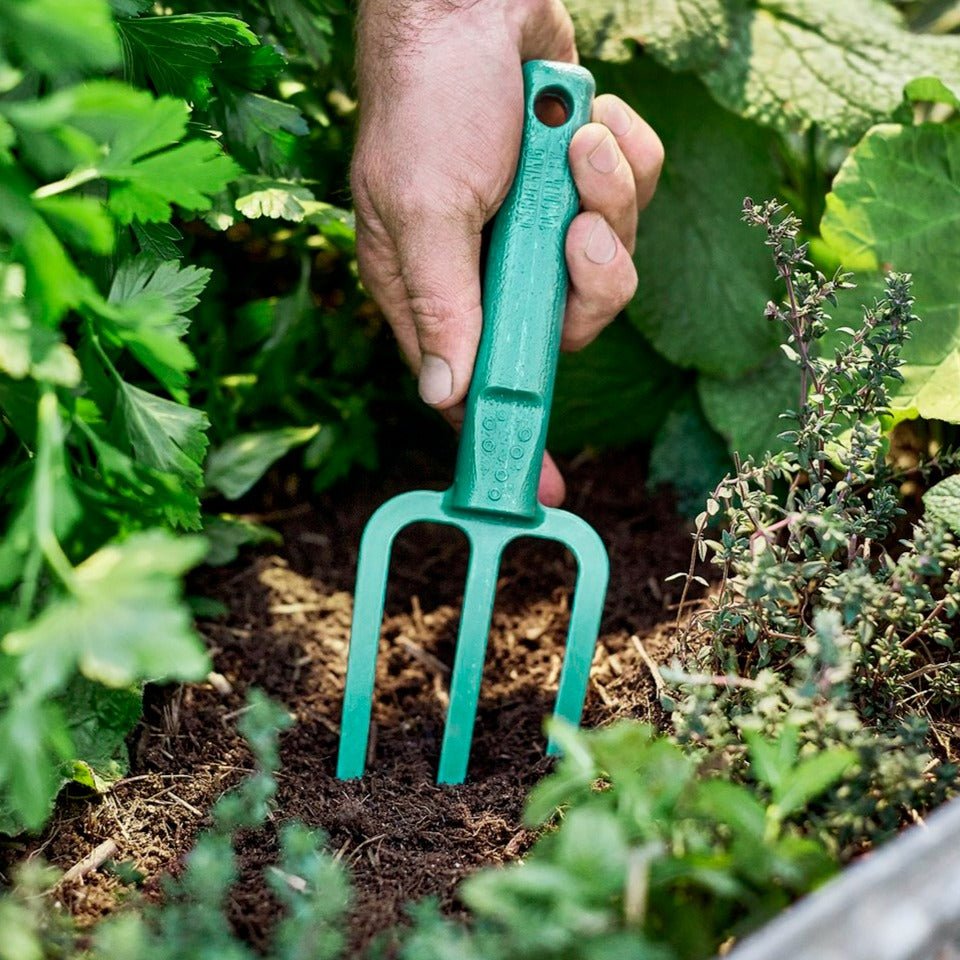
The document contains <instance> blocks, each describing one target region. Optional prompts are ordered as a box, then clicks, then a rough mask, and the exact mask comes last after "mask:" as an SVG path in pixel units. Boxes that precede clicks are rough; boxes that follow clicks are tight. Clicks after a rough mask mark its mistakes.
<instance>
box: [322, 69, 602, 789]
mask: <svg viewBox="0 0 960 960" xmlns="http://www.w3.org/2000/svg"><path fill="white" fill-rule="evenodd" d="M523 77H524V122H523V144H522V147H521V151H520V160H519V165H518V169H517V174H516V177H515V179H514V182H513V186H512V187H511V189H510V192H509V194H508V195H507V199H506V200H505V202H504V204H503V207H502V208H501V210H500V212H499V213H498V214H497V218H496V221H495V223H494V227H493V234H492V237H491V244H490V253H489V258H488V261H487V269H486V276H485V282H484V295H483V308H484V310H483V332H482V335H481V339H480V347H479V351H478V354H477V362H476V366H475V369H474V373H473V380H472V381H471V384H470V391H469V394H468V396H467V406H466V418H465V420H464V422H463V433H462V436H461V438H460V448H459V452H458V456H457V466H456V472H455V475H454V481H453V485H452V486H451V487H450V489H449V490H447V491H446V492H445V493H438V492H435V491H428V490H417V491H413V492H411V493H404V494H400V496H397V497H394V498H393V499H392V500H389V501H387V502H386V503H385V504H383V506H381V507H380V508H379V509H378V510H377V511H376V512H375V513H374V515H373V516H372V517H371V518H370V521H369V522H368V524H367V527H366V529H365V530H364V533H363V537H362V539H361V542H360V556H359V561H358V567H357V587H356V592H355V597H354V610H353V625H352V631H351V636H350V652H349V656H348V660H347V678H346V689H345V691H344V703H343V717H342V722H341V726H340V752H339V756H338V760H337V776H338V777H339V778H340V779H350V778H353V777H359V776H362V775H363V771H364V767H365V764H366V753H367V737H368V734H369V729H370V711H371V705H372V699H373V687H374V673H375V667H376V658H377V649H378V645H379V640H380V624H381V621H382V618H383V605H384V597H385V594H386V585H387V575H388V570H389V563H390V551H391V548H392V545H393V540H394V537H395V536H396V535H397V533H398V532H399V531H400V530H401V529H403V528H404V527H406V526H408V525H409V524H412V523H420V522H428V523H443V524H448V525H450V526H453V527H457V528H458V529H460V530H462V531H463V532H464V533H465V534H466V536H467V539H468V541H469V544H470V562H469V566H468V568H467V580H466V587H465V591H464V598H463V609H462V612H461V616H460V629H459V635H458V637H457V646H456V652H455V655H454V664H453V673H452V677H451V683H450V705H449V708H448V710H447V719H446V726H445V728H444V735H443V745H442V747H441V753H440V768H439V772H438V774H437V782H438V783H462V782H463V780H464V778H465V777H466V773H467V764H468V762H469V758H470V743H471V739H472V737H473V726H474V721H475V718H476V710H477V699H478V697H479V694H480V682H481V678H482V674H483V661H484V656H485V653H486V648H487V637H488V635H489V631H490V617H491V614H492V612H493V601H494V595H495V592H496V584H497V573H498V571H499V568H500V558H501V555H502V553H503V550H504V548H505V547H506V546H507V545H508V544H509V543H511V542H512V541H513V540H515V539H517V538H518V537H540V538H543V539H546V540H556V541H559V542H560V543H562V544H564V546H566V547H567V548H568V549H569V550H570V551H571V552H572V553H573V555H574V557H575V558H576V561H577V564H578V568H579V571H578V576H577V583H576V587H575V593H574V602H573V609H572V612H571V615H570V628H569V633H568V636H567V645H566V652H565V656H564V662H563V669H562V671H561V674H560V686H559V690H558V692H557V700H556V705H555V708H554V715H555V716H558V717H562V718H563V719H565V720H568V721H570V722H571V723H574V724H577V723H579V721H580V715H581V713H582V712H583V701H584V698H585V696H586V691H587V680H588V677H589V671H590V663H591V661H592V659H593V651H594V647H595V645H596V641H597V634H598V631H599V628H600V617H601V614H602V612H603V603H604V597H605V594H606V589H607V577H608V570H609V566H608V562H607V553H606V550H605V548H604V546H603V543H602V541H601V540H600V537H599V536H598V535H597V533H596V532H595V531H594V530H593V528H592V527H590V525H589V524H587V523H586V522H585V521H584V520H581V519H580V518H579V517H576V516H574V515H573V514H571V513H567V512H566V511H565V510H554V509H550V508H547V507H543V506H541V504H540V503H538V502H537V487H538V483H539V478H540V467H541V463H542V460H543V451H544V445H545V443H546V436H547V422H548V420H549V415H550V404H551V402H552V399H553V382H554V378H555V375H556V370H557V355H558V352H559V349H560V336H561V327H562V324H563V314H564V308H565V304H566V298H567V268H566V261H565V257H564V243H565V238H566V233H567V227H568V226H569V225H570V221H571V220H572V219H573V217H574V216H575V215H576V213H577V211H578V209H579V197H578V195H577V190H576V187H575V186H574V183H573V177H572V176H571V174H570V168H569V163H568V158H567V151H568V148H569V146H570V139H571V137H572V136H573V133H574V131H575V130H577V129H578V128H579V127H581V126H582V125H583V124H584V123H586V122H587V120H588V119H589V115H590V106H591V101H592V99H593V89H594V84H593V77H591V75H590V74H589V73H588V72H587V71H586V70H584V69H582V68H581V67H575V66H571V65H568V64H558V63H548V62H546V61H542V60H535V61H531V62H529V63H526V64H525V65H524V67H523ZM543 97H546V98H549V99H551V100H554V101H559V102H560V103H562V104H563V106H564V108H565V115H566V120H565V122H563V123H562V124H561V125H560V126H548V125H547V124H546V123H543V122H541V121H540V120H539V119H538V118H537V114H536V111H535V104H537V102H538V101H539V100H540V99H541V98H543ZM547 752H548V753H556V752H557V746H556V744H554V743H553V742H552V740H551V741H550V742H549V743H548V745H547Z"/></svg>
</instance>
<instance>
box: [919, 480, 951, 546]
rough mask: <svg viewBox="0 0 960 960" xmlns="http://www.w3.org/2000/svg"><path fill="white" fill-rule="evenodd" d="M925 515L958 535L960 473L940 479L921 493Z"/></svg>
mask: <svg viewBox="0 0 960 960" xmlns="http://www.w3.org/2000/svg"><path fill="white" fill-rule="evenodd" d="M923 505H924V507H925V508H926V514H927V516H928V517H929V518H930V519H932V520H938V521H939V522H940V523H943V524H945V525H946V526H948V527H949V528H950V529H951V530H952V531H953V532H954V533H955V534H957V535H958V536H960V473H955V474H954V475H953V476H952V477H947V479H946V480H941V481H940V482H939V483H938V484H936V485H935V486H933V487H931V488H930V489H929V490H928V491H927V492H926V493H925V494H924V495H923Z"/></svg>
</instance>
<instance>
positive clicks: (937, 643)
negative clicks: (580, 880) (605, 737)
mask: <svg viewBox="0 0 960 960" xmlns="http://www.w3.org/2000/svg"><path fill="white" fill-rule="evenodd" d="M743 219H744V220H745V221H746V222H747V223H749V224H752V225H755V226H758V227H760V228H762V229H763V230H764V231H765V232H766V244H767V246H768V247H769V248H770V251H771V253H772V256H773V261H774V264H775V267H776V271H777V274H778V276H779V277H780V279H781V280H782V282H783V285H784V288H785V296H784V298H783V300H782V301H781V302H779V303H775V302H770V303H768V304H767V307H766V311H765V312H766V316H767V318H768V319H769V320H770V321H771V322H773V323H776V324H779V325H780V327H781V328H782V331H783V335H784V336H783V341H784V342H783V345H782V349H783V352H784V354H785V355H786V356H787V358H788V360H789V361H790V362H791V363H792V364H793V365H795V367H796V368H797V383H798V389H799V397H798V404H797V408H796V409H795V410H790V411H787V412H786V413H785V414H784V415H783V417H784V419H785V420H786V421H787V422H788V424H789V426H788V428H787V429H786V430H785V431H784V432H783V433H782V434H781V435H780V437H781V440H782V441H783V449H782V450H781V451H779V452H776V453H769V454H767V455H766V456H764V457H762V458H761V459H759V460H753V459H747V460H745V461H743V462H740V461H738V462H737V469H736V472H735V473H733V474H732V475H728V476H727V477H726V478H725V479H724V480H723V481H722V482H721V483H720V484H719V485H718V486H717V487H716V489H715V490H714V491H713V494H712V495H711V497H710V498H709V499H708V501H707V504H706V510H705V511H704V512H703V513H702V514H701V515H700V516H699V517H698V518H697V529H696V534H695V546H694V551H695V552H694V557H693V558H692V562H691V570H690V572H689V573H688V574H686V575H685V576H686V577H687V585H688V586H689V584H690V582H691V581H692V580H693V579H694V578H693V561H694V560H695V559H696V557H697V556H699V558H700V559H701V560H709V562H710V563H711V564H713V565H714V566H716V567H717V568H718V570H719V572H720V578H719V587H718V588H717V590H716V591H715V593H714V594H713V595H712V596H711V597H709V598H708V600H707V602H706V604H705V605H704V606H703V607H702V608H701V609H700V610H699V611H698V612H697V613H696V614H695V615H694V616H693V617H691V619H690V622H689V625H688V627H687V628H686V630H685V633H684V635H683V642H684V646H685V649H686V651H687V652H688V659H687V663H688V665H689V664H695V669H696V670H699V671H701V672H700V673H698V674H696V676H693V675H691V674H689V673H688V674H685V675H683V676H681V677H680V678H679V679H680V680H681V688H682V693H683V695H684V696H683V697H681V698H678V699H679V703H680V709H679V712H678V716H677V719H678V723H679V729H680V735H681V737H682V738H683V737H686V738H689V739H692V740H693V741H694V742H699V743H700V744H702V745H706V746H712V747H714V748H717V749H719V750H721V751H723V750H727V751H728V752H730V751H732V754H733V755H734V758H735V759H736V758H737V757H740V758H742V757H743V751H742V749H740V748H738V747H737V742H738V740H739V739H740V734H739V733H738V731H742V729H744V728H745V727H746V728H749V727H750V726H751V725H755V726H759V727H761V728H763V729H766V730H767V732H768V733H769V732H771V731H772V730H776V729H777V728H778V727H779V726H780V725H782V724H784V723H796V724H799V726H800V728H801V735H802V738H803V739H805V741H806V742H807V743H808V744H809V749H811V750H813V749H818V748H822V747H823V746H825V745H828V744H830V743H834V742H838V741H839V742H843V743H845V744H847V745H849V746H854V747H856V748H857V749H858V752H859V753H860V756H861V766H862V779H863V782H862V783H861V784H860V787H861V790H860V791H859V793H857V791H853V793H857V802H858V803H859V804H860V806H859V807H858V808H857V811H856V812H855V815H854V814H853V813H851V816H850V817H847V818H846V819H845V820H844V823H846V824H847V827H849V829H848V830H847V831H846V833H845V834H844V836H843V837H842V838H840V842H841V843H842V842H845V841H846V842H849V843H853V844H855V843H856V842H858V840H859V841H862V840H863V839H865V838H868V837H873V836H875V835H877V834H878V833H883V832H886V831H889V830H891V829H895V828H896V826H897V825H898V824H899V822H900V820H901V818H902V817H903V816H904V814H905V811H907V810H909V809H911V808H913V807H915V806H919V807H923V806H927V805H929V804H931V803H933V802H935V801H936V800H937V799H941V798H942V796H943V793H944V790H945V789H946V787H945V784H946V782H947V780H948V779H949V778H950V774H951V772H952V769H953V768H952V767H951V766H949V765H948V764H946V763H944V762H943V761H947V760H952V759H953V757H954V750H955V748H954V744H953V741H952V737H953V734H952V726H950V725H949V724H947V723H946V722H944V721H945V720H946V718H947V717H949V716H951V715H954V716H955V712H956V710H957V708H958V707H960V659H958V657H957V656H956V651H955V644H956V639H957V633H958V610H960V548H958V545H957V542H956V539H955V537H954V534H953V533H952V532H951V531H950V529H949V528H948V527H947V526H946V525H945V524H944V523H942V522H941V521H939V520H937V519H919V520H917V521H916V522H915V523H913V525H912V529H911V531H910V535H909V536H908V537H905V538H904V537H903V532H904V531H903V530H902V526H903V523H904V517H905V511H904V509H903V507H902V506H901V497H900V493H899V479H900V477H899V475H898V474H897V473H896V471H895V470H894V469H893V467H892V466H891V465H889V464H888V462H887V457H886V454H887V449H888V442H887V440H886V439H885V436H884V430H883V425H884V420H885V418H886V417H887V415H888V408H887V404H888V398H889V390H890V387H891V384H894V383H896V382H897V381H899V380H901V379H902V374H901V372H900V366H901V351H902V349H903V346H904V344H905V343H906V342H907V340H908V339H909V338H910V335H911V331H912V329H913V327H914V325H915V324H916V323H917V317H916V316H915V315H914V314H913V312H912V308H913V298H912V295H911V278H910V276H909V275H906V274H899V273H890V274H888V275H887V277H886V280H885V289H884V293H883V295H882V296H881V297H880V298H879V299H878V300H877V301H876V302H875V303H874V304H873V305H872V306H869V307H866V308H864V311H863V321H862V323H861V325H860V326H859V327H858V328H857V329H851V328H841V329H839V330H836V331H832V330H831V325H830V317H829V315H828V314H827V312H826V310H827V308H828V306H829V305H835V304H836V298H837V295H838V293H840V292H841V291H844V290H846V289H849V288H850V287H852V286H853V285H852V284H851V282H850V276H849V274H846V273H844V272H843V271H837V273H835V274H834V275H833V276H832V277H830V278H827V277H826V276H824V275H823V274H822V273H820V272H819V271H817V270H815V269H814V268H813V265H812V264H811V263H810V260H809V257H808V249H807V245H806V244H805V243H802V242H800V239H799V231H800V222H799V220H798V219H797V218H796V217H795V216H793V215H792V214H791V213H790V212H788V211H786V208H785V207H784V206H783V205H782V204H780V203H777V202H776V201H768V202H766V203H762V204H757V203H754V202H753V201H751V200H750V199H747V200H745V201H744V206H743ZM947 462H952V458H949V457H943V458H941V460H940V462H939V463H938V464H937V465H938V466H940V467H942V466H944V465H945V463H947ZM716 520H723V524H722V529H721V530H720V531H719V533H715V532H714V531H713V530H712V529H711V524H712V523H714V521H716ZM685 595H686V591H685ZM685 599H686V596H685V597H684V601H685ZM683 606H684V603H681V613H682V609H683ZM684 697H685V699H684ZM865 725H866V726H865ZM930 748H935V754H934V755H931V753H930V752H929V750H930ZM846 795H847V799H848V800H849V798H850V796H852V793H851V790H850V789H849V786H848V788H847V794H846ZM837 799H838V801H840V802H839V807H837V810H844V811H846V812H847V813H850V807H851V803H848V802H846V801H843V798H837ZM864 802H866V803H867V806H866V807H865V806H864V805H863V804H864ZM854 806H856V805H855V804H854ZM868 807H869V809H868ZM881 808H882V809H881ZM887 808H892V810H893V811H894V813H893V814H892V815H891V814H890V812H889V810H888V809H887ZM884 810H886V811H887V812H883V811H884ZM825 815H826V814H825ZM828 819H829V817H828ZM854 821H855V823H854ZM836 825H837V824H836V823H834V826H836ZM838 836H839V835H838Z"/></svg>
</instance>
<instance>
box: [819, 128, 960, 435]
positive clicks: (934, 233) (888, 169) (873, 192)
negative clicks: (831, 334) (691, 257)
mask: <svg viewBox="0 0 960 960" xmlns="http://www.w3.org/2000/svg"><path fill="white" fill-rule="evenodd" d="M958 169H960V125H956V124H932V123H925V124H920V125H919V126H910V127H907V126H900V125H897V124H884V125H881V126H877V127H874V128H873V129H872V130H871V131H870V133H868V134H867V136H866V137H864V139H863V140H862V141H861V142H860V143H859V144H858V145H857V147H856V148H855V149H854V150H853V152H852V153H851V154H850V155H849V156H848V157H847V159H846V160H845V161H844V163H843V166H842V167H841V168H840V172H839V173H838V174H837V176H836V178H835V179H834V182H833V190H832V191H831V193H830V194H828V196H827V203H826V212H825V213H824V216H823V221H822V223H821V225H820V228H821V231H822V233H823V237H824V239H825V240H826V241H827V243H828V244H829V245H830V247H831V248H832V251H833V253H834V254H835V255H836V256H837V257H838V258H839V259H841V260H842V261H843V262H844V264H845V265H846V266H847V267H848V268H849V269H853V270H857V271H861V270H862V271H865V272H867V271H873V272H874V273H875V274H879V273H881V272H885V271H886V270H888V269H892V270H896V271H898V272H902V273H912V274H913V275H914V278H913V279H914V282H913V294H914V296H915V297H916V305H915V307H914V310H915V311H916V313H917V314H918V316H920V317H921V319H922V321H923V322H922V323H920V324H918V325H917V327H916V328H915V329H914V332H913V337H912V339H911V340H910V341H909V342H908V343H907V344H906V346H905V347H904V350H903V359H904V366H903V369H902V373H903V377H904V382H903V383H899V384H894V385H893V387H892V390H891V394H892V399H891V409H892V412H893V413H894V415H895V416H897V415H898V414H900V415H907V416H909V415H914V416H916V415H917V414H919V415H920V416H922V417H927V418H930V419H938V420H949V421H952V422H955V423H956V422H960V390H958V389H957V383H958V382H960V242H958V241H957V237H958V230H960V213H958V212H957V211H960V177H958V176H957V174H956V172H955V171H957V170H958ZM867 279H868V281H869V280H870V279H872V278H871V277H870V275H869V273H867ZM914 411H915V412H914Z"/></svg>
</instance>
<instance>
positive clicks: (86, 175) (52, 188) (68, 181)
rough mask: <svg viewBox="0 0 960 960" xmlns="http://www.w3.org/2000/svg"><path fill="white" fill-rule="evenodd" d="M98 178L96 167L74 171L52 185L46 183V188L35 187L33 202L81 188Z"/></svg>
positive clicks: (98, 173)
mask: <svg viewBox="0 0 960 960" xmlns="http://www.w3.org/2000/svg"><path fill="white" fill-rule="evenodd" d="M99 176H100V171H99V170H97V168H96V167H87V168H86V169H85V170H75V171H74V172H73V173H71V174H70V176H69V177H64V178H63V179H62V180H57V181H55V182H54V183H48V184H47V185H46V186H43V187H37V189H36V190H34V191H33V194H32V199H33V200H44V199H46V198H47V197H55V196H56V195H57V194H59V193H66V192H67V191H68V190H72V189H73V188H74V187H80V186H83V184H85V183H89V182H90V181H91V180H96V179H97V177H99Z"/></svg>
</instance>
